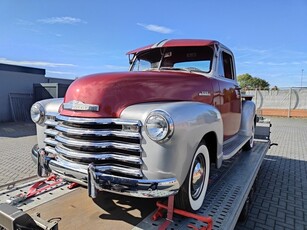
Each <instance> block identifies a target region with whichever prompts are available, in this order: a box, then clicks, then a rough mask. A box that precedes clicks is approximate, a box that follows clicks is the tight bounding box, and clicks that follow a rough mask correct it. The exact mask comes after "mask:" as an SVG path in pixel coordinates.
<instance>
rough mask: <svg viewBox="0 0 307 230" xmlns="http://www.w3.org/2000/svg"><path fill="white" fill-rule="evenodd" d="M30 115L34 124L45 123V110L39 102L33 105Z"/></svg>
mask: <svg viewBox="0 0 307 230" xmlns="http://www.w3.org/2000/svg"><path fill="white" fill-rule="evenodd" d="M30 114H31V119H32V121H33V122H34V123H37V124H42V123H43V122H44V121H45V115H46V112H45V108H44V107H43V106H42V105H41V104H40V103H38V102H36V103H34V104H33V105H32V107H31V110H30Z"/></svg>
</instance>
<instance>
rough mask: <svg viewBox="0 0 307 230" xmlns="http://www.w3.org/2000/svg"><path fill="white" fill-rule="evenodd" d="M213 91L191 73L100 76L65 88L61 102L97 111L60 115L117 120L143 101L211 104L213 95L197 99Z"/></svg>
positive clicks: (69, 111)
mask: <svg viewBox="0 0 307 230" xmlns="http://www.w3.org/2000/svg"><path fill="white" fill-rule="evenodd" d="M200 92H212V85H211V82H210V79H209V78H207V77H205V76H203V75H198V74H194V73H183V72H179V73H178V72H172V71H168V72H167V71H163V72H162V71H161V72H126V73H125V72H124V73H103V74H94V75H89V76H85V77H82V78H80V79H77V80H75V81H74V82H73V83H72V84H71V85H70V86H69V88H68V89H67V92H66V95H65V98H64V103H68V102H71V101H74V100H76V101H80V102H83V103H85V104H93V105H99V111H73V110H67V109H63V108H62V107H61V110H60V113H61V114H62V115H66V116H75V117H93V118H94V117H104V118H118V117H120V114H121V112H122V111H123V110H124V109H125V108H126V107H127V106H130V105H133V104H138V103H145V102H169V101H203V102H205V103H209V104H210V103H211V102H212V99H213V98H212V96H208V95H207V96H206V97H203V96H199V93H200Z"/></svg>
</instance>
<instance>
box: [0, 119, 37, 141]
mask: <svg viewBox="0 0 307 230" xmlns="http://www.w3.org/2000/svg"><path fill="white" fill-rule="evenodd" d="M33 135H36V127H35V124H34V123H32V122H5V123H0V137H10V138H18V137H25V136H33Z"/></svg>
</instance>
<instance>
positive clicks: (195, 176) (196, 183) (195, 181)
mask: <svg viewBox="0 0 307 230" xmlns="http://www.w3.org/2000/svg"><path fill="white" fill-rule="evenodd" d="M205 175H206V165H205V159H204V157H203V156H202V155H201V154H200V155H198V156H197V158H196V159H195V162H194V165H193V171H192V180H191V195H192V198H193V199H194V200H196V199H197V198H198V197H199V195H200V194H201V191H202V189H203V187H204V182H205Z"/></svg>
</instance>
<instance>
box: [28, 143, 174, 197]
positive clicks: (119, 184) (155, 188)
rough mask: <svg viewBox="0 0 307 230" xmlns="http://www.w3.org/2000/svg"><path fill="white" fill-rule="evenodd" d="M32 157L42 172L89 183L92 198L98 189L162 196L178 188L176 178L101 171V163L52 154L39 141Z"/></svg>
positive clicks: (79, 182) (83, 183)
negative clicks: (151, 177)
mask: <svg viewBox="0 0 307 230" xmlns="http://www.w3.org/2000/svg"><path fill="white" fill-rule="evenodd" d="M32 159H33V161H34V162H35V163H36V164H37V173H38V175H39V176H48V175H49V174H50V173H54V174H57V175H59V176H60V177H62V178H63V179H65V180H67V181H71V182H76V183H78V184H81V185H84V186H87V187H88V194H89V196H90V197H92V198H96V196H97V193H98V191H108V192H112V193H118V194H122V195H128V196H134V197H142V198H159V197H168V196H170V195H174V194H176V193H177V192H178V190H179V183H178V181H177V179H176V178H167V179H159V180H146V179H133V178H126V177H120V176H114V175H110V174H106V173H103V172H100V171H99V167H98V166H96V165H94V164H89V165H88V166H85V165H81V164H77V163H73V162H68V161H64V160H61V158H56V157H53V156H52V157H50V156H48V155H47V154H46V153H45V151H44V150H43V149H39V148H38V146H37V145H35V146H34V147H33V148H32Z"/></svg>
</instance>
